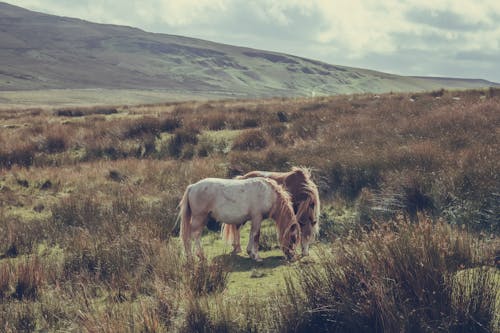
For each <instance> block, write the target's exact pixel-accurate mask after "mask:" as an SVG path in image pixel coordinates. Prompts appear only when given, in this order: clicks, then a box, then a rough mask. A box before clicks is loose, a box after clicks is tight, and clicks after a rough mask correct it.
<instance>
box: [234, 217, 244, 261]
mask: <svg viewBox="0 0 500 333" xmlns="http://www.w3.org/2000/svg"><path fill="white" fill-rule="evenodd" d="M242 225H243V224H239V225H235V226H234V235H233V254H237V253H240V252H241V243H240V228H241V226H242Z"/></svg>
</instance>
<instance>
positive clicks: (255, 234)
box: [247, 216, 262, 261]
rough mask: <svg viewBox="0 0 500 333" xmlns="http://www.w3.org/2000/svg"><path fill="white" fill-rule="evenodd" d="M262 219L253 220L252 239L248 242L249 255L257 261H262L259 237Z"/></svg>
mask: <svg viewBox="0 0 500 333" xmlns="http://www.w3.org/2000/svg"><path fill="white" fill-rule="evenodd" d="M261 224H262V217H260V216H259V217H255V218H252V227H251V228H250V237H249V238H250V239H249V240H248V246H247V253H248V255H249V256H250V258H252V259H254V260H255V261H262V259H261V258H260V257H259V237H260V226H261Z"/></svg>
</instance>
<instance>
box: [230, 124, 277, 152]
mask: <svg viewBox="0 0 500 333" xmlns="http://www.w3.org/2000/svg"><path fill="white" fill-rule="evenodd" d="M267 145H268V142H267V139H266V136H265V135H264V133H263V132H262V131H261V130H259V129H252V130H247V131H244V132H242V133H241V134H240V135H239V136H237V137H236V138H235V139H234V141H233V146H232V148H231V149H233V150H261V149H263V148H265V147H267Z"/></svg>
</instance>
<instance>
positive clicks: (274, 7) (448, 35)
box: [7, 0, 500, 82]
mask: <svg viewBox="0 0 500 333" xmlns="http://www.w3.org/2000/svg"><path fill="white" fill-rule="evenodd" d="M7 2H9V3H11V4H15V5H18V6H21V7H25V8H28V9H32V10H36V11H41V12H45V13H50V14H55V15H61V16H70V17H78V18H81V19H85V20H89V21H93V22H99V23H114V24H123V25H129V26H134V27H138V28H141V29H143V30H146V31H150V32H161V33H168V34H176V35H183V36H188V37H197V38H202V39H207V40H211V41H216V42H222V43H227V44H232V45H239V46H248V47H253V48H258V49H264V50H270V51H279V52H284V53H289V54H293V55H298V56H303V57H307V58H312V59H317V60H322V61H325V62H328V63H331V64H336V65H345V66H353V67H362V68H369V69H375V70H380V71H384V72H389V73H395V74H402V75H426V76H449V77H467V78H483V79H488V80H491V81H496V82H500V65H499V62H500V0H465V1H460V0H455V1H454V0H406V1H405V0H347V1H337V0H330V1H328V0H282V1H277V0H276V1H272V0H7Z"/></svg>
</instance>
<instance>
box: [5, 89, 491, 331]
mask: <svg viewBox="0 0 500 333" xmlns="http://www.w3.org/2000/svg"><path fill="white" fill-rule="evenodd" d="M111 104H113V105H120V104H122V103H111ZM499 125H500V90H497V89H489V90H470V91H460V92H458V91H457V92H451V91H444V90H440V91H433V92H428V93H418V94H384V95H368V94H365V95H346V96H335V97H318V98H295V99H264V100H231V101H192V102H171V103H165V104H156V105H141V106H93V107H86V108H83V107H64V108H56V109H51V108H47V107H43V108H42V107H40V108H29V109H7V108H4V109H3V110H0V331H5V332H18V331H27V332H29V331H37V330H47V331H65V332H66V331H75V332H80V331H86V332H127V331H129V332H135V331H140V332H166V331H179V332H194V331H198V332H199V331H205V332H211V331H217V332H234V331H241V332H249V331H252V332H269V331H281V332H290V331H297V332H308V331H316V332H382V331H384V332H435V331H445V332H446V331H450V332H488V331H493V332H494V331H498V330H500V327H499V326H498V322H499V319H500V293H498V290H500V277H499V276H500V273H499V271H498V266H496V267H495V256H499V255H500V253H499V251H500V242H499V238H498V236H499V233H500V223H499V219H498V217H499V216H500V212H499V209H500V208H499V206H500V205H498V201H499V196H500V180H499V178H498V177H499V174H500V160H499V158H498V156H500V151H499V150H500V149H499V130H500V126H499ZM294 165H300V166H307V167H310V168H311V169H312V174H313V178H314V181H315V182H316V183H317V184H318V187H319V190H320V195H321V200H322V214H321V232H320V235H319V239H318V242H317V243H316V244H315V245H314V246H313V248H312V254H311V256H310V257H308V258H303V259H301V260H299V261H295V262H287V261H285V260H284V257H283V256H282V253H281V252H280V251H279V249H278V247H277V242H276V239H275V233H274V230H273V224H272V222H271V221H268V222H267V224H266V226H265V227H264V232H263V236H262V238H261V243H262V250H261V255H262V257H263V259H264V261H263V262H262V263H254V262H252V261H251V260H250V259H249V258H248V257H247V256H246V255H238V256H232V255H230V254H229V253H230V247H229V246H227V245H225V244H223V242H222V241H221V240H220V239H219V235H218V232H217V231H209V230H207V231H206V233H205V235H204V237H203V246H204V249H205V253H206V255H207V259H206V260H204V261H196V262H187V261H186V259H185V258H184V256H183V254H182V251H181V246H180V245H181V244H180V242H179V240H178V238H177V234H178V226H177V225H176V216H177V213H178V210H177V204H178V202H179V201H180V198H181V196H182V193H183V191H184V189H185V187H186V186H187V185H188V184H190V183H193V182H195V181H197V180H199V179H201V178H204V177H232V176H235V175H237V174H241V173H244V172H247V171H250V170H256V169H261V170H277V171H284V170H288V169H290V167H291V166H294ZM246 228H247V226H246ZM212 229H216V228H215V227H213V228H212ZM242 237H243V242H242V244H245V242H246V240H247V239H248V229H244V230H243V232H242Z"/></svg>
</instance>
